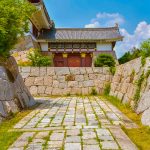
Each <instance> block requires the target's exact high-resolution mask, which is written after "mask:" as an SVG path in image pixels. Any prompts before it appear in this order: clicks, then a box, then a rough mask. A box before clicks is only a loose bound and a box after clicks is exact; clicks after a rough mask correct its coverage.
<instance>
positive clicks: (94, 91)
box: [90, 87, 98, 95]
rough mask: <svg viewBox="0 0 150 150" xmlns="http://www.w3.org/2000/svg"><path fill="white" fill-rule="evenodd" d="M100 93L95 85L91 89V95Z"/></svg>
mask: <svg viewBox="0 0 150 150" xmlns="http://www.w3.org/2000/svg"><path fill="white" fill-rule="evenodd" d="M97 94H98V93H97V91H96V89H95V88H94V87H93V88H92V89H91V94H90V95H97Z"/></svg>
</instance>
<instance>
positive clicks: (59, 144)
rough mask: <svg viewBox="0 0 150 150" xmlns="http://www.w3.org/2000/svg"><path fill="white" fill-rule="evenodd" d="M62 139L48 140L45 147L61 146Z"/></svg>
mask: <svg viewBox="0 0 150 150" xmlns="http://www.w3.org/2000/svg"><path fill="white" fill-rule="evenodd" d="M62 146H63V141H48V143H47V148H61V147H62Z"/></svg>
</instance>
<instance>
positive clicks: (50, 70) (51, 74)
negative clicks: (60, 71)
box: [47, 67, 55, 76]
mask: <svg viewBox="0 0 150 150" xmlns="http://www.w3.org/2000/svg"><path fill="white" fill-rule="evenodd" d="M47 75H48V76H53V75H55V69H54V67H47Z"/></svg>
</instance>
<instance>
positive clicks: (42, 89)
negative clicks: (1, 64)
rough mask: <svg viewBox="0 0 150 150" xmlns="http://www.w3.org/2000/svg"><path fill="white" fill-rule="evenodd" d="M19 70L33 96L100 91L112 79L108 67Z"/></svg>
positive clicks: (86, 93)
mask: <svg viewBox="0 0 150 150" xmlns="http://www.w3.org/2000/svg"><path fill="white" fill-rule="evenodd" d="M20 72H21V74H23V77H24V81H25V84H26V85H27V87H28V89H30V91H31V93H32V94H33V95H34V96H36V95H38V96H46V95H47V96H49V95H67V94H73V95H75V94H83V95H88V94H90V93H91V90H92V88H95V89H96V90H97V92H98V93H101V92H102V91H103V89H104V88H105V84H106V83H109V82H111V80H112V75H111V74H110V72H109V69H108V68H90V67H88V68H86V67H80V68H76V67H75V68H67V67H65V68H64V67H63V68H62V67H61V68H59V67H57V68H55V67H21V68H20ZM25 73H27V74H28V75H26V76H25V75H24V74H25Z"/></svg>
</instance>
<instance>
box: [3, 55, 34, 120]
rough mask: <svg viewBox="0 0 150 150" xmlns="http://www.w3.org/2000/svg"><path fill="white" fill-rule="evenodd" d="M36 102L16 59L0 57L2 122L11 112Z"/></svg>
mask: <svg viewBox="0 0 150 150" xmlns="http://www.w3.org/2000/svg"><path fill="white" fill-rule="evenodd" d="M34 104H35V101H34V99H33V97H32V96H31V94H30V92H29V91H28V89H27V88H26V86H25V84H24V82H23V79H22V77H21V75H20V73H19V70H18V67H17V64H16V61H15V60H14V58H13V57H10V58H9V59H8V60H7V61H2V58H0V122H1V121H2V120H3V119H4V118H6V117H8V116H9V115H10V114H11V113H16V112H18V111H20V110H21V109H23V108H27V107H30V106H32V105H34Z"/></svg>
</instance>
